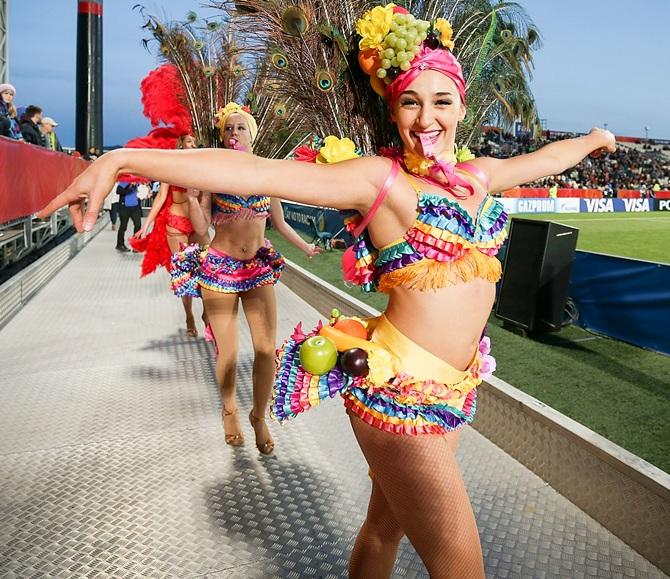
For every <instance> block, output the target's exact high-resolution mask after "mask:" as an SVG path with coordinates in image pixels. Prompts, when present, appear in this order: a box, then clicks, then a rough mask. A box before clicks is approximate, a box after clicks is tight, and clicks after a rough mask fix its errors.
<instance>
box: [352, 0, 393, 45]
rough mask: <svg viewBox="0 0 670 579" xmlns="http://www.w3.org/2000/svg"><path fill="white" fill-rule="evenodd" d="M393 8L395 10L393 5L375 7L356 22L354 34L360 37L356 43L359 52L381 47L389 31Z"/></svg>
mask: <svg viewBox="0 0 670 579" xmlns="http://www.w3.org/2000/svg"><path fill="white" fill-rule="evenodd" d="M393 8H395V4H387V5H386V6H375V7H374V8H373V9H372V10H368V11H367V12H366V13H365V14H363V17H362V18H359V19H358V20H357V21H356V32H358V34H360V36H361V40H360V42H359V43H358V48H359V49H360V50H365V49H366V48H380V47H381V45H382V42H384V38H385V37H386V35H387V34H388V33H389V31H390V30H391V21H392V20H393Z"/></svg>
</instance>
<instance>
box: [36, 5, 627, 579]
mask: <svg viewBox="0 0 670 579" xmlns="http://www.w3.org/2000/svg"><path fill="white" fill-rule="evenodd" d="M391 24H395V26H394V29H395V31H397V32H399V31H401V30H404V31H407V29H409V28H410V27H411V28H412V29H413V30H417V31H418V34H417V33H415V35H413V36H408V40H406V39H405V38H402V40H403V42H404V46H403V43H398V33H397V32H396V33H394V37H393V43H392V44H393V45H394V49H393V50H389V48H388V47H387V45H388V43H387V41H388V40H389V37H390V34H391ZM357 28H358V32H359V34H360V35H361V37H362V40H361V44H360V47H361V49H363V52H365V51H371V52H367V53H365V54H362V58H360V59H359V61H360V62H361V64H362V66H363V67H364V70H366V71H367V72H368V73H369V74H370V75H371V79H372V83H373V86H374V87H375V88H376V90H377V91H378V92H380V93H383V94H384V96H385V98H386V100H387V103H388V105H389V108H390V111H391V118H392V120H393V122H394V123H395V124H396V126H397V130H398V133H399V135H400V138H401V139H402V143H403V151H402V152H401V154H399V155H392V156H391V158H388V157H365V158H360V159H353V158H350V159H347V160H344V161H343V162H339V163H335V164H332V165H329V164H328V163H296V162H290V161H276V160H267V159H261V158H257V157H254V156H252V155H249V154H245V153H233V152H230V151H220V150H217V151H211V150H210V151H207V150H204V151H189V152H162V151H158V152H156V151H127V150H118V151H113V152H112V153H109V154H107V155H105V156H104V157H102V158H101V159H100V160H99V161H96V162H95V163H94V164H93V166H92V167H90V168H89V169H88V170H87V171H86V172H85V173H83V174H82V175H81V176H80V177H79V178H78V179H77V180H76V181H75V182H74V183H73V184H72V185H71V186H70V187H69V188H68V189H67V190H66V191H65V192H64V193H63V194H61V195H60V196H58V197H57V198H56V199H55V200H54V201H52V202H51V203H50V204H49V205H48V206H47V207H46V208H45V210H44V211H43V212H42V213H41V215H46V214H47V213H48V212H50V211H53V210H55V209H56V208H57V207H60V206H62V205H64V204H67V203H69V204H70V205H71V212H72V214H73V219H74V222H75V225H76V226H77V227H78V228H79V229H80V230H90V229H91V228H92V226H93V223H94V222H95V217H96V215H97V211H98V208H99V206H100V203H101V200H102V198H103V197H104V195H105V194H106V193H107V192H108V190H109V187H110V184H111V183H112V181H113V179H114V178H115V176H116V174H117V172H119V171H121V170H131V171H133V172H136V173H140V174H143V175H146V176H148V177H151V178H154V179H161V180H166V181H172V182H180V183H182V184H183V185H185V186H186V185H187V186H190V187H195V188H198V189H203V190H210V191H215V190H220V189H224V188H225V190H226V191H229V192H230V193H232V194H237V195H243V194H245V192H246V191H256V192H257V193H258V194H262V195H276V196H279V197H282V198H286V199H290V200H292V201H297V202H302V203H310V204H319V205H324V206H330V207H335V208H338V209H354V210H356V211H357V212H358V213H359V214H360V215H361V216H362V218H361V220H360V222H358V223H356V222H354V223H352V226H353V227H354V228H355V234H356V243H355V245H354V250H353V251H354V255H353V259H352V260H351V261H352V262H353V263H350V264H349V265H350V266H352V267H351V268H347V272H348V274H347V277H348V278H349V279H352V280H354V281H357V282H358V283H360V284H361V285H363V286H364V287H366V288H368V289H372V288H377V289H379V290H382V291H386V292H388V294H389V302H388V307H387V309H386V311H385V312H384V315H383V316H382V317H381V318H380V319H379V320H377V321H376V323H375V322H374V321H372V322H371V323H369V324H368V327H365V323H363V322H365V321H362V322H359V321H357V320H346V319H343V320H339V317H338V319H333V324H332V325H331V324H328V325H327V326H326V327H324V328H322V329H318V330H316V331H315V332H302V331H301V330H300V329H299V328H298V329H297V330H296V332H294V335H293V336H292V337H291V339H289V340H288V341H287V342H285V343H284V345H283V346H282V349H281V352H280V359H279V360H278V373H277V384H276V392H275V397H274V403H273V412H274V414H275V416H276V417H277V418H278V419H280V420H283V419H285V418H287V417H290V416H293V415H295V414H298V413H299V412H301V411H302V410H304V409H306V408H308V407H310V406H314V405H316V404H318V402H319V401H320V400H321V399H324V398H327V397H330V396H334V395H335V394H337V393H338V392H339V393H341V394H342V396H343V397H344V400H345V404H346V407H347V410H348V413H349V415H350V420H351V424H352V427H353V430H354V433H355V436H356V438H357V440H358V442H359V445H360V447H361V449H362V451H363V454H364V455H365V458H366V460H367V462H368V464H369V465H370V468H371V470H372V473H373V482H372V495H371V498H370V503H369V507H368V513H367V517H366V520H365V522H364V523H363V526H362V528H361V530H360V533H359V535H358V538H357V540H356V543H355V546H354V551H353V554H352V558H351V563H350V576H352V577H388V576H390V574H391V572H392V569H393V565H394V561H395V556H396V552H397V548H398V543H399V541H400V539H401V537H402V536H403V535H407V536H408V538H409V539H410V541H411V542H412V544H413V546H414V547H415V549H416V550H417V552H418V553H419V555H420V556H421V558H422V560H423V562H424V563H425V565H426V567H427V569H428V572H429V573H430V576H431V577H459V578H464V577H483V576H484V570H483V561H482V554H481V547H480V543H479V536H478V533H477V526H476V523H475V518H474V515H473V511H472V508H471V506H470V502H469V500H468V496H467V493H466V490H465V486H464V484H463V481H462V479H461V475H460V472H459V469H458V466H457V464H456V459H455V449H456V445H457V443H458V437H459V429H460V428H461V427H462V426H463V425H464V424H466V423H467V422H468V421H470V420H471V419H472V416H473V414H474V409H475V399H474V397H475V395H474V391H475V390H474V388H475V386H476V385H477V384H479V383H480V382H481V379H482V374H484V373H485V372H486V367H485V366H486V365H487V364H488V365H489V370H490V366H491V360H490V359H487V358H486V356H487V355H488V354H487V353H486V352H487V350H488V343H487V341H485V340H482V339H481V335H482V329H483V328H484V325H485V323H486V320H487V318H488V315H489V312H490V310H491V306H492V304H493V300H494V295H495V281H496V280H497V279H498V278H499V276H500V265H499V264H498V263H497V261H496V258H495V255H496V252H497V250H498V248H499V246H500V244H501V243H502V241H503V239H504V236H505V233H504V228H505V222H506V218H507V217H506V215H505V213H504V211H503V210H502V207H501V206H500V204H499V203H498V202H497V201H495V200H494V199H492V198H491V197H489V195H488V194H489V193H491V192H498V191H504V190H506V189H508V188H511V187H514V186H515V185H518V184H521V183H526V182H529V181H532V180H535V179H538V178H540V177H542V176H546V175H553V174H558V173H561V172H562V171H564V170H565V169H567V168H569V167H571V166H573V165H575V164H577V163H578V162H579V161H580V160H582V159H583V158H584V157H585V156H586V155H588V154H589V153H591V152H592V151H596V150H599V149H602V148H605V149H607V150H610V151H612V150H614V148H615V145H614V137H613V135H612V134H611V133H610V132H608V131H603V130H600V129H594V130H592V131H591V133H590V134H588V135H586V136H583V137H579V138H575V139H570V140H565V141H560V142H556V143H552V144H550V145H547V146H546V147H543V148H542V149H540V150H538V151H535V152H534V153H530V154H527V155H521V156H518V157H515V158H511V159H492V158H479V159H472V160H470V161H469V162H468V163H467V164H460V163H454V162H453V161H454V159H453V151H454V148H455V135H456V127H457V125H458V122H459V121H461V120H463V118H464V116H465V112H466V109H465V106H466V101H465V81H464V79H463V75H462V72H461V67H460V65H459V63H458V62H457V61H456V59H455V58H454V56H453V55H452V54H451V52H450V50H449V49H450V48H451V30H450V27H449V25H448V23H447V22H446V21H444V20H442V19H438V20H437V21H435V22H423V21H416V20H415V19H414V18H413V17H412V16H411V15H409V14H407V13H406V11H405V10H404V9H400V8H398V7H394V6H393V5H388V6H386V7H377V8H375V9H374V10H372V11H370V12H368V13H366V14H365V15H364V16H363V18H362V19H361V20H360V21H359V23H358V27H357ZM416 38H418V39H419V44H418V45H417V44H415V41H416ZM410 44H411V46H412V47H416V48H417V50H416V51H414V49H413V48H412V50H411V52H410V53H409V55H408V51H407V50H406V47H407V46H408V45H410ZM396 48H397V49H399V52H396V51H395V49H396ZM387 50H389V52H386V51H387ZM391 52H393V55H391ZM401 53H402V58H401V57H400V54H401ZM394 59H395V60H394ZM387 60H388V62H386V61H387ZM387 65H388V66H387ZM335 141H336V142H333V141H332V140H331V142H333V146H332V147H331V148H333V149H335V150H336V154H334V155H329V152H328V145H327V146H326V150H324V151H322V156H324V154H325V156H326V157H331V159H329V160H339V159H341V158H344V159H346V157H347V156H349V157H354V156H355V155H354V154H353V152H352V154H350V155H346V154H342V151H341V150H338V149H340V147H339V146H335V145H337V144H338V143H340V142H339V141H337V140H335ZM340 144H342V143H340ZM341 148H343V149H344V150H345V151H346V149H347V143H344V144H342V147H341ZM351 148H353V147H351ZM338 157H339V159H338ZM84 196H88V198H89V204H88V209H87V210H86V212H84V207H83V202H82V197H84ZM208 311H209V307H208ZM210 315H211V314H210ZM334 318H335V317H334ZM338 324H339V327H338ZM345 326H346V327H345ZM312 333H315V334H316V333H318V334H319V335H314V336H311V337H310V334H312ZM310 340H311V341H310ZM334 350H335V352H334ZM359 350H360V351H362V352H363V354H361V353H360V351H359ZM482 351H483V353H482ZM338 357H339V358H340V360H339V364H338V365H335V363H336V361H337V359H338ZM301 360H302V363H301ZM310 370H311V371H310ZM287 373H288V374H287Z"/></svg>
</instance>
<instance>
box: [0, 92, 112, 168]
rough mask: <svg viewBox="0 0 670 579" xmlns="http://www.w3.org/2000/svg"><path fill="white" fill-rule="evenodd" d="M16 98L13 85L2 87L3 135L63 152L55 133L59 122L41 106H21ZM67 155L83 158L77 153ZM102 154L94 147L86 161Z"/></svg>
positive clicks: (0, 123) (0, 131) (0, 128)
mask: <svg viewBox="0 0 670 579" xmlns="http://www.w3.org/2000/svg"><path fill="white" fill-rule="evenodd" d="M15 98H16V88H15V87H14V86H13V85H11V84H9V83H3V84H0V136H3V137H9V138H10V139H14V140H17V141H23V142H25V143H30V144H31V145H35V146H37V147H44V148H46V149H50V150H52V151H60V152H63V147H62V145H61V143H60V141H59V140H58V135H56V131H55V128H56V127H57V126H58V123H57V122H56V121H54V120H53V119H52V118H51V117H47V116H45V115H44V111H43V110H42V107H39V106H37V105H28V106H26V107H19V106H17V105H16V103H15V102H14V99H15ZM66 152H67V153H70V154H75V155H76V156H79V153H77V152H76V151H74V152H72V151H66ZM101 154H102V153H101V152H100V151H99V149H95V148H93V147H92V148H91V149H90V150H89V151H88V153H87V154H86V155H84V158H86V159H91V160H92V159H96V158H97V157H99V156H100V155H101Z"/></svg>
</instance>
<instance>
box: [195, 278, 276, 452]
mask: <svg viewBox="0 0 670 579" xmlns="http://www.w3.org/2000/svg"><path fill="white" fill-rule="evenodd" d="M241 300H242V307H243V308H244V315H245V317H246V318H247V323H248V324H249V331H250V333H251V341H252V343H253V347H254V370H253V385H254V386H253V387H254V399H253V408H252V411H251V422H252V426H253V427H254V432H255V434H256V446H257V447H258V449H259V450H260V451H261V452H262V453H264V454H269V453H270V452H272V448H274V442H273V441H272V438H271V436H270V431H269V430H268V426H267V423H266V422H265V415H266V412H267V407H268V403H269V401H270V393H271V392H272V383H273V381H274V371H275V362H274V355H275V347H276V346H275V341H276V333H277V300H276V297H275V290H274V287H273V286H263V287H259V288H256V289H253V290H250V291H248V292H244V293H243V294H241ZM208 312H209V310H208Z"/></svg>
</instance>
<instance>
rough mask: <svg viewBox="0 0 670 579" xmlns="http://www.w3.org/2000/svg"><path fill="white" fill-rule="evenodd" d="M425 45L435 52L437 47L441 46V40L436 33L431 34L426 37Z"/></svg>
mask: <svg viewBox="0 0 670 579" xmlns="http://www.w3.org/2000/svg"><path fill="white" fill-rule="evenodd" d="M424 43H425V45H426V46H427V47H428V48H432V49H433V50H435V49H436V48H437V47H439V46H440V39H439V38H438V37H437V34H435V33H434V32H429V33H428V36H426V40H424Z"/></svg>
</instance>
